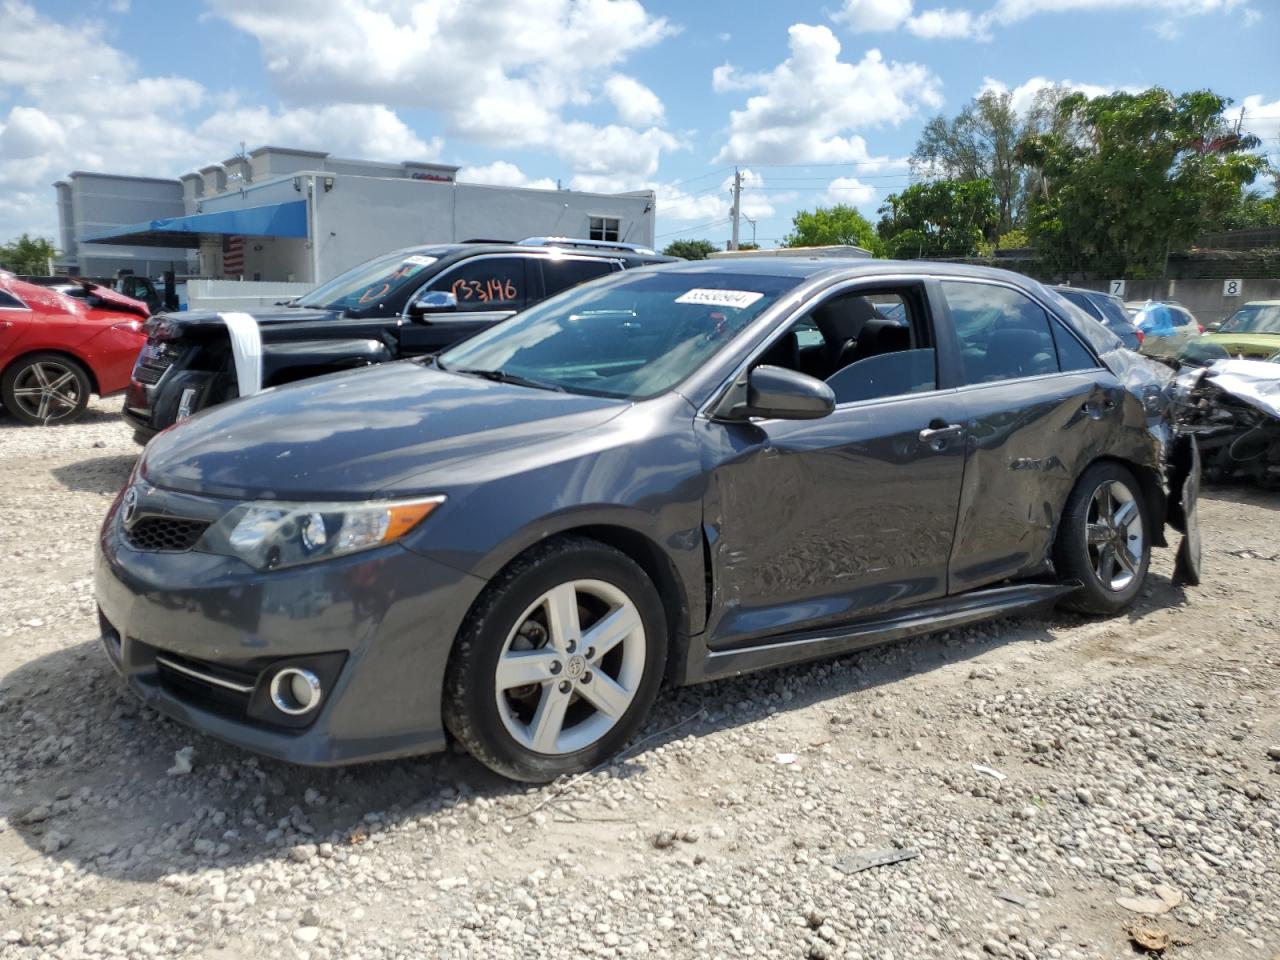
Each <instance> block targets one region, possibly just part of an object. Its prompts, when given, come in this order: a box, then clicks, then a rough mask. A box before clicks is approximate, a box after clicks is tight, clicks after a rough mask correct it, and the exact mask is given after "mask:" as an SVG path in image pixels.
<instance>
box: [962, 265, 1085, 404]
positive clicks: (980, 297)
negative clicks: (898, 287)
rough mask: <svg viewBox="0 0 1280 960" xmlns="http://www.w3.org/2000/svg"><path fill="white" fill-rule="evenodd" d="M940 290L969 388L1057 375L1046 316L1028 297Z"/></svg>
mask: <svg viewBox="0 0 1280 960" xmlns="http://www.w3.org/2000/svg"><path fill="white" fill-rule="evenodd" d="M942 289H943V292H944V293H945V294H946V297H947V305H948V306H949V307H950V308H951V318H952V321H953V322H954V323H955V328H956V335H957V336H958V337H959V340H960V350H961V354H962V357H963V361H964V374H965V380H966V381H967V382H968V383H995V382H998V381H1000V380H1016V379H1018V378H1020V377H1035V376H1040V375H1042V374H1046V373H1057V372H1058V358H1057V349H1056V348H1055V346H1054V342H1053V334H1052V333H1051V332H1050V329H1049V317H1048V314H1046V313H1045V312H1044V310H1043V309H1042V308H1041V307H1040V305H1039V304H1037V303H1036V302H1035V301H1033V300H1032V299H1031V298H1030V297H1027V296H1026V295H1024V294H1022V293H1019V292H1018V291H1016V290H1011V289H1009V288H1008V287H999V286H996V285H994V284H989V283H967V282H960V281H956V280H944V281H942ZM1090 366H1093V364H1092V363H1090Z"/></svg>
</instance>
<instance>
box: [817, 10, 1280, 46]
mask: <svg viewBox="0 0 1280 960" xmlns="http://www.w3.org/2000/svg"><path fill="white" fill-rule="evenodd" d="M1124 10H1134V11H1148V12H1151V13H1156V14H1164V15H1165V16H1167V17H1169V18H1171V19H1166V20H1161V21H1159V22H1157V23H1156V25H1155V28H1156V32H1157V34H1159V35H1160V36H1162V37H1165V38H1173V37H1176V36H1177V35H1178V34H1179V33H1180V28H1179V26H1178V24H1177V23H1176V21H1177V20H1179V19H1183V18H1186V17H1193V16H1203V15H1205V14H1211V13H1229V12H1231V11H1235V10H1238V11H1240V12H1241V13H1242V14H1243V16H1244V20H1245V25H1246V26H1249V25H1251V24H1252V23H1254V22H1255V21H1256V20H1257V19H1258V18H1259V17H1261V13H1260V12H1259V11H1258V10H1256V9H1255V8H1254V7H1252V6H1250V0H995V2H994V3H992V5H991V6H990V7H989V8H988V9H987V10H985V11H983V12H981V13H977V14H975V13H973V12H972V11H969V10H962V9H949V8H946V7H931V8H928V9H923V10H919V11H918V12H917V8H916V7H915V4H914V3H913V2H912V0H844V5H843V6H842V7H841V8H840V9H839V10H838V11H836V12H835V13H833V14H832V15H831V17H832V19H833V20H835V21H836V22H837V23H839V24H841V25H843V26H845V27H847V28H848V29H849V30H851V31H853V32H854V33H867V32H885V31H890V30H897V29H899V28H906V29H907V30H908V31H910V32H911V33H913V34H915V35H916V36H918V37H924V38H927V39H938V38H957V37H972V38H974V39H978V40H988V39H990V37H991V32H990V31H991V27H993V26H996V25H999V26H1008V25H1009V24H1013V23H1018V22H1020V21H1022V20H1026V19H1028V18H1030V17H1034V16H1038V15H1040V14H1046V13H1089V12H1117V11H1124Z"/></svg>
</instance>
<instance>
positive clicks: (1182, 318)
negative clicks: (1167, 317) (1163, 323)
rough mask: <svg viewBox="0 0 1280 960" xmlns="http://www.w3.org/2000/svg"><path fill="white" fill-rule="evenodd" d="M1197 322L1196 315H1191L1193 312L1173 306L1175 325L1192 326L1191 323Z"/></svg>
mask: <svg viewBox="0 0 1280 960" xmlns="http://www.w3.org/2000/svg"><path fill="white" fill-rule="evenodd" d="M1195 322H1196V318H1195V317H1193V316H1191V314H1190V313H1188V312H1187V311H1186V310H1183V309H1182V308H1181V307H1174V308H1173V323H1174V326H1177V327H1189V326H1191V324H1193V323H1195Z"/></svg>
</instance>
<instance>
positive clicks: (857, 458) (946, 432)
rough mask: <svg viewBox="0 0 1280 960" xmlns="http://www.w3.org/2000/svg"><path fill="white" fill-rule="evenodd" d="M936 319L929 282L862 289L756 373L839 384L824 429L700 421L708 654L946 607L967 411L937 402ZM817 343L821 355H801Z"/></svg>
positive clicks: (802, 328) (772, 351)
mask: <svg viewBox="0 0 1280 960" xmlns="http://www.w3.org/2000/svg"><path fill="white" fill-rule="evenodd" d="M851 297H852V299H850V298H851ZM840 298H842V299H840ZM927 305H928V298H927V297H926V296H925V292H924V286H923V284H918V285H911V286H907V287H901V288H898V289H886V288H883V287H882V288H878V289H877V290H875V291H867V290H865V289H863V288H854V290H853V292H852V294H850V293H849V292H848V291H845V292H842V293H841V294H838V295H836V296H833V297H831V298H828V299H827V300H825V301H823V302H822V303H819V304H818V305H817V306H816V307H815V308H814V311H812V312H811V313H810V314H808V315H806V316H805V317H803V318H801V319H800V320H799V321H798V322H797V323H796V324H794V325H793V327H792V329H790V330H788V331H786V332H785V333H784V334H783V335H782V336H781V337H780V338H779V339H778V340H776V341H775V342H774V343H773V344H772V345H770V346H769V347H768V348H767V349H766V350H765V352H764V354H763V355H762V356H761V358H760V361H761V362H767V363H772V364H774V365H782V366H791V365H797V366H804V367H807V368H808V370H809V371H810V372H811V373H812V374H813V375H817V376H821V378H822V379H824V380H826V381H827V382H828V384H829V385H831V387H832V389H833V391H834V392H835V394H836V401H837V406H836V409H835V411H834V412H833V413H832V414H830V415H829V416H827V417H824V418H822V419H819V420H810V421H788V420H753V421H750V422H747V423H726V422H717V421H715V420H702V419H700V420H699V421H697V427H696V429H697V430H698V432H699V437H700V441H701V444H702V448H703V456H704V459H705V462H707V464H708V468H709V470H708V472H709V474H710V481H709V489H708V491H707V495H706V501H705V509H704V514H705V524H706V533H707V537H708V542H709V544H710V554H711V556H710V561H711V567H712V578H713V584H712V609H711V611H710V613H711V617H710V622H709V624H708V645H709V646H710V647H712V648H713V649H717V648H719V649H724V648H728V647H733V646H738V645H743V644H750V643H752V642H756V641H760V640H763V639H764V638H766V637H770V636H776V635H779V634H784V633H790V632H799V631H805V630H809V629H819V628H822V627H825V626H828V625H833V624H840V623H848V622H852V621H856V620H859V619H863V618H866V617H869V616H874V615H875V614H878V613H883V612H886V611H889V610H893V609H896V608H900V607H905V606H908V605H911V604H913V603H919V602H921V601H925V600H930V599H934V598H938V597H941V596H944V595H945V594H946V589H947V563H948V559H949V557H950V554H951V547H952V539H953V535H954V531H955V526H956V514H957V504H958V501H959V494H960V487H961V481H962V477H963V474H964V464H965V440H966V438H965V429H964V427H963V424H964V413H965V411H964V406H963V403H962V401H961V400H960V399H959V396H958V394H957V393H956V391H955V390H952V389H942V390H939V389H938V380H937V368H936V351H935V350H934V347H933V343H934V340H933V337H932V331H931V322H930V319H929V316H928V306H927ZM815 318H816V319H815ZM815 329H817V330H821V332H822V335H823V337H824V342H823V343H821V344H802V343H798V342H797V340H799V339H800V337H799V336H798V335H799V334H806V335H809V336H812V334H813V331H814V330H815ZM824 364H825V366H824Z"/></svg>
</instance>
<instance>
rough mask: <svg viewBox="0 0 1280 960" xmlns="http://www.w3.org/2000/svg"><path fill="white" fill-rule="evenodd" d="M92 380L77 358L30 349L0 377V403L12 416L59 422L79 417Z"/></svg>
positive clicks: (50, 422)
mask: <svg viewBox="0 0 1280 960" xmlns="http://www.w3.org/2000/svg"><path fill="white" fill-rule="evenodd" d="M92 389H93V383H92V381H90V379H89V374H88V372H87V371H86V370H85V368H84V367H82V366H81V365H80V364H79V363H78V362H77V361H75V360H72V359H71V358H70V357H68V356H65V355H63V354H61V353H33V354H30V355H29V356H26V357H21V358H19V359H18V360H15V361H14V362H13V363H11V364H9V367H8V369H7V370H5V372H4V376H3V377H0V403H3V404H4V408H5V409H6V410H8V411H9V413H11V414H12V415H13V417H14V419H16V420H20V421H21V422H22V423H29V424H49V425H54V424H63V423H71V422H72V421H75V420H78V419H80V416H81V414H83V413H84V410H85V407H87V406H88V405H89V393H90V391H91V390H92Z"/></svg>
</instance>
